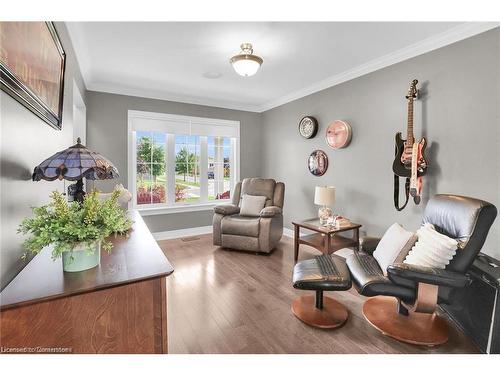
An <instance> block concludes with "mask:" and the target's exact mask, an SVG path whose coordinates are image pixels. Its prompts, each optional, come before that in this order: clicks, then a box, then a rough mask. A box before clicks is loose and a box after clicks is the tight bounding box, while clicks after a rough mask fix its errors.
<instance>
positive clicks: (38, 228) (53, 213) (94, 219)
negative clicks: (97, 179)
mask: <svg viewBox="0 0 500 375" xmlns="http://www.w3.org/2000/svg"><path fill="white" fill-rule="evenodd" d="M119 195H120V191H119V190H116V189H115V190H114V191H113V193H112V194H111V196H110V197H109V198H108V199H105V200H101V199H100V198H99V192H98V191H97V190H94V191H92V192H90V193H87V195H86V196H85V199H84V200H83V202H82V203H78V202H72V203H68V202H67V201H66V199H65V197H64V196H63V195H62V194H61V193H59V192H56V191H55V192H53V193H52V194H51V195H50V198H51V202H50V203H49V204H47V205H44V206H41V207H35V208H33V214H34V215H33V217H30V218H26V219H24V220H23V221H22V223H21V224H20V226H19V229H18V232H19V233H23V234H29V235H30V237H28V238H27V239H26V240H25V242H24V247H25V249H26V253H25V254H24V255H23V257H26V256H27V255H28V253H30V252H31V253H39V252H40V251H41V250H42V249H43V248H44V247H45V246H48V245H53V249H52V259H54V260H55V259H57V258H59V257H61V256H62V262H63V269H64V271H68V272H77V271H83V270H86V269H90V268H93V267H96V266H97V265H98V264H99V262H100V255H101V248H102V249H104V250H106V251H108V252H110V251H111V249H112V247H113V244H112V243H111V242H110V241H109V240H108V239H107V237H109V236H110V235H112V234H115V235H116V234H123V233H125V232H126V231H127V230H129V229H130V227H131V226H132V221H131V220H130V219H129V218H128V216H127V213H126V212H125V211H124V210H123V209H122V208H121V207H120V205H119V204H118V197H119Z"/></svg>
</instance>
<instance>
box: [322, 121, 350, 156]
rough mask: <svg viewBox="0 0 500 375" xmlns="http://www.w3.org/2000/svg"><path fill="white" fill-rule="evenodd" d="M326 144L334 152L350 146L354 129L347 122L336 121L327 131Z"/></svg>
mask: <svg viewBox="0 0 500 375" xmlns="http://www.w3.org/2000/svg"><path fill="white" fill-rule="evenodd" d="M325 139H326V143H328V146H330V147H331V148H333V149H334V150H339V149H341V148H345V147H347V146H349V143H350V142H351V139H352V128H351V125H349V124H348V123H347V122H345V121H342V120H335V121H334V122H332V123H331V124H330V125H329V126H328V128H327V129H326V136H325Z"/></svg>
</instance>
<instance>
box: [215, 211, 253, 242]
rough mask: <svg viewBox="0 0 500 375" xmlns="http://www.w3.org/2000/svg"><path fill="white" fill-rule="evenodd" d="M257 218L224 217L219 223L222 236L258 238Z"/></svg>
mask: <svg viewBox="0 0 500 375" xmlns="http://www.w3.org/2000/svg"><path fill="white" fill-rule="evenodd" d="M259 223H260V218H259V217H249V216H241V215H232V216H224V218H223V219H222V222H221V229H222V234H235V235H238V236H247V237H259Z"/></svg>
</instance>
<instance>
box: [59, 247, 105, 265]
mask: <svg viewBox="0 0 500 375" xmlns="http://www.w3.org/2000/svg"><path fill="white" fill-rule="evenodd" d="M62 262H63V270H64V271H65V272H79V271H85V270H88V269H90V268H94V267H96V266H98V265H99V263H100V262H101V242H100V241H98V242H95V243H94V244H92V245H90V248H89V246H88V245H87V244H86V243H80V244H78V245H76V246H75V247H74V248H73V250H72V251H65V252H64V253H62Z"/></svg>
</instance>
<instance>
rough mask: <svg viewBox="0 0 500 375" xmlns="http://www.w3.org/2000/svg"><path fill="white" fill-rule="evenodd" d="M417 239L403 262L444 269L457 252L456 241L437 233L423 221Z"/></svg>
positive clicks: (430, 225)
mask: <svg viewBox="0 0 500 375" xmlns="http://www.w3.org/2000/svg"><path fill="white" fill-rule="evenodd" d="M417 234H418V241H417V243H416V244H415V246H413V248H412V249H411V251H410V252H409V253H408V256H407V257H406V259H405V260H404V262H403V263H407V264H413V265H417V266H424V267H432V268H439V269H445V268H446V266H447V265H448V264H450V260H451V259H453V257H454V256H455V254H456V252H457V246H458V241H456V240H454V239H452V238H449V237H448V236H446V235H444V234H441V233H438V232H437V231H436V230H435V228H434V226H433V225H432V224H430V223H425V224H424V225H422V227H421V228H420V229H419V230H418V231H417Z"/></svg>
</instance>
